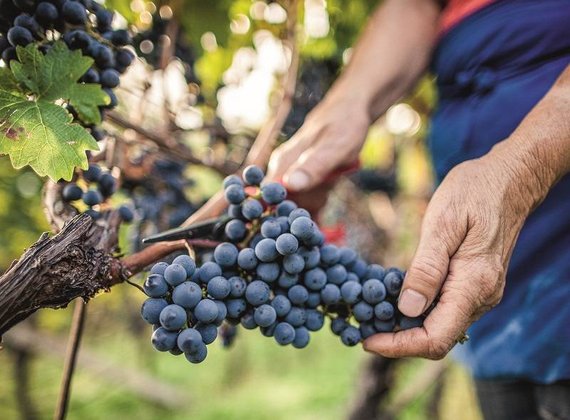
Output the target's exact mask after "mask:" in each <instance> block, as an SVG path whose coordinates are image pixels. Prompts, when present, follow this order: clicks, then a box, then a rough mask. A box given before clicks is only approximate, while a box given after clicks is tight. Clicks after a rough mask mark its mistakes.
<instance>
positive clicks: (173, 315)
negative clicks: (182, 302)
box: [159, 305, 188, 331]
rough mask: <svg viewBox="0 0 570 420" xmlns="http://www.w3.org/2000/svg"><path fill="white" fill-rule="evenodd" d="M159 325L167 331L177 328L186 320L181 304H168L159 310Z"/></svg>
mask: <svg viewBox="0 0 570 420" xmlns="http://www.w3.org/2000/svg"><path fill="white" fill-rule="evenodd" d="M159 319H160V325H162V327H163V328H166V329H167V330H169V331H176V330H179V329H180V328H182V327H183V326H184V324H186V321H187V320H188V318H187V316H186V311H185V310H184V308H183V307H182V306H178V305H168V306H166V307H165V308H164V309H163V310H162V311H161V312H160V316H159Z"/></svg>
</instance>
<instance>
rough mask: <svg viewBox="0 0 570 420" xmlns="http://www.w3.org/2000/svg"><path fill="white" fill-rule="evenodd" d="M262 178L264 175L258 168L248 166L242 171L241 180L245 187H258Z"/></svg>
mask: <svg viewBox="0 0 570 420" xmlns="http://www.w3.org/2000/svg"><path fill="white" fill-rule="evenodd" d="M264 177H265V174H264V173H263V171H262V170H261V168H259V167H258V166H255V165H249V166H248V167H246V168H245V169H244V170H243V180H244V181H245V183H246V184H247V185H259V184H261V181H263V178H264Z"/></svg>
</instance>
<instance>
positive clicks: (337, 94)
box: [327, 0, 440, 120]
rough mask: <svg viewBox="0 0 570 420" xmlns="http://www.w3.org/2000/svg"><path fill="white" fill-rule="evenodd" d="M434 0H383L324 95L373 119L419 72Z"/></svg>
mask: <svg viewBox="0 0 570 420" xmlns="http://www.w3.org/2000/svg"><path fill="white" fill-rule="evenodd" d="M439 13H440V6H439V5H438V4H437V2H436V1H434V0H386V1H384V2H383V4H382V5H381V6H380V7H379V8H378V9H377V10H376V12H375V13H374V15H373V16H372V17H371V19H370V21H369V22H368V24H367V26H366V28H365V30H364V32H363V34H362V36H361V38H360V40H359V41H358V43H357V44H356V46H355V47H354V52H353V54H352V57H351V58H350V63H349V64H348V66H347V68H346V69H345V71H344V72H343V74H342V75H341V76H340V78H339V80H338V81H337V83H335V85H334V86H333V88H332V89H331V91H330V93H329V95H327V99H329V100H343V101H347V102H348V103H351V105H353V106H357V107H358V106H360V107H362V108H363V109H365V110H366V111H367V112H368V113H369V116H370V119H371V120H374V119H376V118H378V117H379V116H380V115H381V114H383V113H384V112H385V111H386V110H387V109H388V107H389V106H390V105H392V104H393V103H394V102H395V101H396V100H397V99H398V98H400V97H401V96H403V95H404V94H405V93H407V92H408V91H409V90H410V89H411V88H412V87H413V85H414V84H415V82H416V81H417V79H418V78H419V77H420V76H421V75H422V74H423V73H424V71H425V69H426V68H427V65H428V63H429V59H430V55H431V51H432V48H433V45H434V43H435V38H436V24H437V20H438V17H439Z"/></svg>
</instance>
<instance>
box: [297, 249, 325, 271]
mask: <svg viewBox="0 0 570 420" xmlns="http://www.w3.org/2000/svg"><path fill="white" fill-rule="evenodd" d="M298 254H299V255H300V256H301V257H303V260H305V269H307V270H310V269H311V268H315V267H317V266H318V265H319V262H320V260H321V253H320V251H319V249H318V248H305V247H301V248H299V251H298Z"/></svg>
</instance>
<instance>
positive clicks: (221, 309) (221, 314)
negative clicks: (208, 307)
mask: <svg viewBox="0 0 570 420" xmlns="http://www.w3.org/2000/svg"><path fill="white" fill-rule="evenodd" d="M214 303H215V304H216V306H217V307H218V316H217V317H216V319H215V320H214V324H216V325H221V324H222V322H223V321H224V319H226V317H227V315H228V308H227V307H226V304H225V303H224V302H223V301H221V300H215V301H214Z"/></svg>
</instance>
